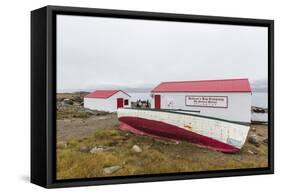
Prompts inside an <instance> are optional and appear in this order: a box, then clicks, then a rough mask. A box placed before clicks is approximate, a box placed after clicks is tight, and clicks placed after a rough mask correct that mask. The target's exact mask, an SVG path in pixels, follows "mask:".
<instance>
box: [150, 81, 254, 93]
mask: <svg viewBox="0 0 281 194" xmlns="http://www.w3.org/2000/svg"><path fill="white" fill-rule="evenodd" d="M151 92H251V87H250V83H249V80H248V79H225V80H202V81H175V82H162V83H160V84H159V85H158V86H156V87H155V88H154V89H153V90H152V91H151Z"/></svg>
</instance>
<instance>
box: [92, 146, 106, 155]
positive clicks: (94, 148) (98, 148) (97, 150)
mask: <svg viewBox="0 0 281 194" xmlns="http://www.w3.org/2000/svg"><path fill="white" fill-rule="evenodd" d="M103 151H104V149H103V148H101V147H93V148H92V149H91V150H90V153H91V154H96V153H100V152H103Z"/></svg>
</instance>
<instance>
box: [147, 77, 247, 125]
mask: <svg viewBox="0 0 281 194" xmlns="http://www.w3.org/2000/svg"><path fill="white" fill-rule="evenodd" d="M151 93H152V96H153V100H152V104H151V105H152V108H155V109H174V110H179V111H186V112H190V113H191V114H200V115H204V116H209V117H215V118H220V119H225V120H230V121H238V122H250V120H251V94H252V93H251V87H250V83H249V80H248V79H226V80H203V81H176V82H162V83H160V84H159V85H158V86H156V87H155V88H154V89H153V90H152V91H151Z"/></svg>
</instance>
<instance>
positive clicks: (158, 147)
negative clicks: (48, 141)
mask: <svg viewBox="0 0 281 194" xmlns="http://www.w3.org/2000/svg"><path fill="white" fill-rule="evenodd" d="M264 127H266V126H264ZM65 144H66V146H65V145H64V144H62V143H61V142H60V143H59V145H58V146H57V177H58V179H69V178H87V177H101V176H125V175H138V174H158V173H172V172H191V171H206V170H224V169H241V168H257V167H266V166H267V145H265V144H261V146H260V147H255V146H254V145H252V144H249V143H246V145H245V146H244V147H243V149H242V150H241V152H240V153H237V154H224V153H221V152H216V151H211V150H207V149H205V148H199V147H197V146H194V145H192V144H190V143H188V142H180V143H179V144H176V143H175V142H171V141H165V140H155V139H153V138H150V137H146V136H136V135H134V134H131V133H126V132H123V131H120V130H116V129H103V130H97V131H96V132H95V133H94V134H93V135H92V136H89V137H84V138H81V139H69V140H67V141H66V142H65ZM133 145H139V146H140V147H141V148H142V150H143V151H142V152H141V153H136V152H134V151H133V150H132V149H131V148H132V146H133ZM81 146H88V147H91V148H92V147H95V146H103V147H107V148H110V149H109V150H107V151H104V152H101V153H96V154H91V153H82V152H80V151H79V150H80V147H81ZM248 150H252V151H254V152H256V155H253V154H250V153H249V152H248ZM115 165H119V166H122V168H121V169H120V170H118V171H117V172H115V173H113V174H111V175H105V174H103V168H105V167H109V166H115Z"/></svg>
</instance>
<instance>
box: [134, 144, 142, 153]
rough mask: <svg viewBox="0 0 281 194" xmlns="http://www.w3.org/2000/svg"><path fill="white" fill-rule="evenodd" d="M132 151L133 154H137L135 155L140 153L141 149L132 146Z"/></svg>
mask: <svg viewBox="0 0 281 194" xmlns="http://www.w3.org/2000/svg"><path fill="white" fill-rule="evenodd" d="M132 150H133V151H134V152H137V153H140V152H142V149H141V148H140V147H139V146H138V145H134V146H133V147H132Z"/></svg>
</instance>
